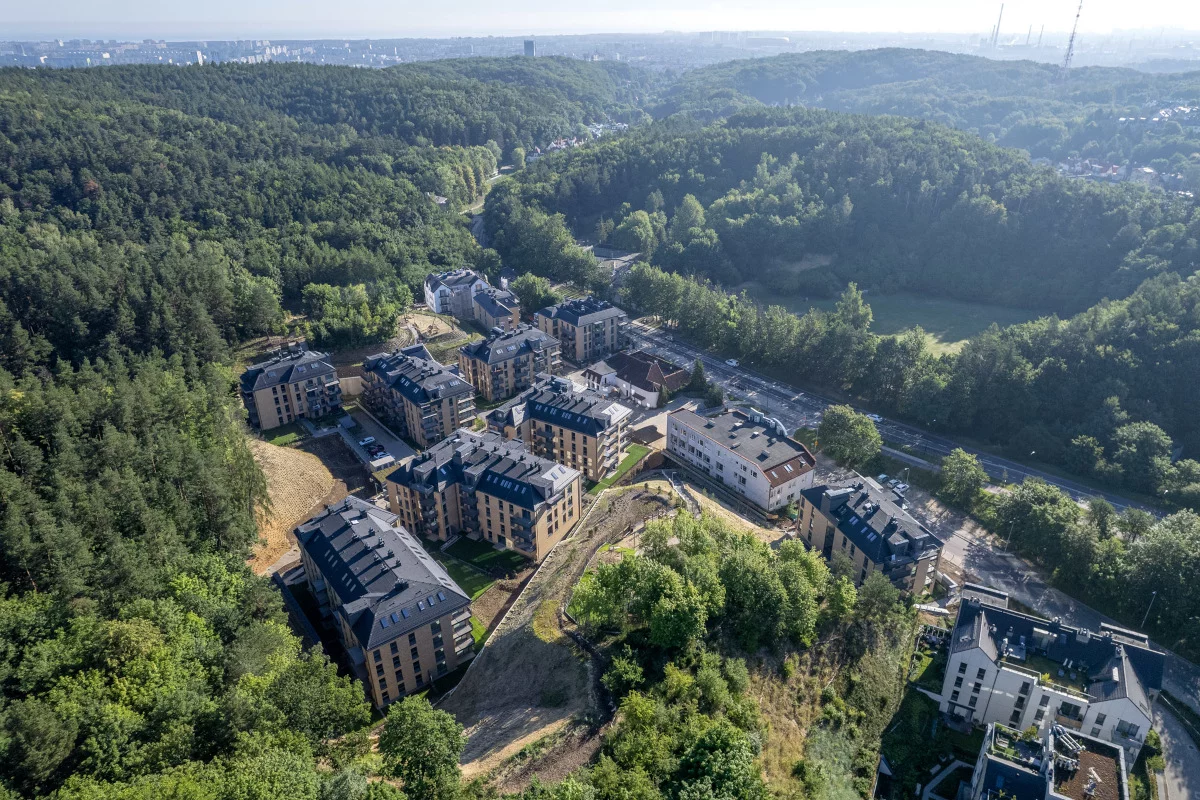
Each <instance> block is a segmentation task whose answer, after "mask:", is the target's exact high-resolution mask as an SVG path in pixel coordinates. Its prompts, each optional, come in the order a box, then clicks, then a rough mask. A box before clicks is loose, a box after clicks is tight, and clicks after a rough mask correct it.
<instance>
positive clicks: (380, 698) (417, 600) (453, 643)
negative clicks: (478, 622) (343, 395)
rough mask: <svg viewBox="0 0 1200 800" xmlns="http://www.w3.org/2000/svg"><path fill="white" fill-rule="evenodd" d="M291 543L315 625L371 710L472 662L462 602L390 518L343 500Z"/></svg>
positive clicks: (467, 604)
mask: <svg viewBox="0 0 1200 800" xmlns="http://www.w3.org/2000/svg"><path fill="white" fill-rule="evenodd" d="M295 534H296V541H297V542H298V544H299V546H300V562H301V564H303V566H304V576H305V580H306V581H307V582H308V586H309V588H310V589H311V590H312V593H313V596H314V597H316V599H317V602H318V604H319V607H320V611H321V615H322V618H323V619H325V620H328V621H329V622H330V623H331V624H332V626H333V627H334V628H335V629H336V631H337V634H338V638H340V639H341V641H342V644H343V645H344V646H345V648H346V653H347V655H348V656H349V658H350V663H351V665H352V666H353V667H354V671H355V673H356V674H357V675H358V677H359V678H360V679H361V680H362V682H363V684H364V685H365V686H366V687H367V692H368V694H369V695H370V697H371V700H372V701H373V702H374V703H375V705H376V706H378V707H380V708H382V707H384V706H386V705H388V704H389V703H392V702H394V701H396V700H398V699H400V698H401V697H403V696H404V695H406V694H409V693H411V692H416V691H420V690H422V689H424V688H426V687H428V686H429V684H430V682H432V681H433V680H435V679H436V678H438V677H440V676H442V675H445V674H446V673H448V672H452V671H453V670H454V669H455V668H457V667H458V666H459V665H461V664H463V663H465V662H467V661H469V660H470V659H471V658H473V657H474V654H475V651H474V638H473V637H472V635H471V623H470V618H471V600H470V598H469V597H468V596H467V594H466V592H464V591H463V590H462V589H461V588H460V587H459V585H458V584H457V583H455V582H454V581H453V579H451V578H450V576H449V575H448V574H447V573H446V571H445V569H443V568H442V566H441V564H439V563H437V561H435V560H434V559H433V558H431V557H430V556H429V554H428V553H426V552H425V549H424V548H423V547H421V545H420V543H419V542H417V540H416V539H414V538H413V536H412V534H410V533H409V532H408V531H407V530H405V528H404V527H403V526H402V525H401V524H400V521H399V517H397V515H395V514H392V513H390V512H388V511H385V510H384V509H382V508H379V507H378V506H376V505H374V504H373V503H368V502H367V501H365V500H360V499H358V498H357V497H353V496H351V497H347V498H346V499H345V500H343V501H342V502H341V503H339V504H337V505H335V506H331V507H328V508H326V509H325V511H323V512H322V513H320V514H318V515H317V516H315V517H313V518H312V519H310V520H308V521H307V522H305V523H304V524H302V525H300V526H299V527H297V528H296V530H295Z"/></svg>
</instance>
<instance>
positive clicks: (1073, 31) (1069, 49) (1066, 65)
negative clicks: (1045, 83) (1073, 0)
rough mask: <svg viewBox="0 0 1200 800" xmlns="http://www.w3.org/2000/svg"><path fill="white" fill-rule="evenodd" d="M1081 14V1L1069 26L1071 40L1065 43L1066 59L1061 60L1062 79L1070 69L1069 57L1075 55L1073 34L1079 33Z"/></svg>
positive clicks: (1065, 77) (1080, 0)
mask: <svg viewBox="0 0 1200 800" xmlns="http://www.w3.org/2000/svg"><path fill="white" fill-rule="evenodd" d="M1082 13H1083V0H1079V8H1078V9H1076V11H1075V24H1074V25H1072V26H1071V38H1070V40H1069V41H1068V42H1067V57H1066V58H1064V59H1063V66H1062V79H1063V80H1064V81H1065V80H1066V79H1067V71H1068V70H1070V69H1071V57H1072V56H1074V55H1075V34H1076V32H1078V31H1079V15H1080V14H1082Z"/></svg>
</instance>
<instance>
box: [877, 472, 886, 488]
mask: <svg viewBox="0 0 1200 800" xmlns="http://www.w3.org/2000/svg"><path fill="white" fill-rule="evenodd" d="M875 482H876V483H878V484H879V485H880V486H886V485H887V482H888V476H887V473H886V472H885V473H883V474H882V475H880V476H879V477H877V478H876V479H875Z"/></svg>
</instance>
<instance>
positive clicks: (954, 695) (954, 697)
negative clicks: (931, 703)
mask: <svg viewBox="0 0 1200 800" xmlns="http://www.w3.org/2000/svg"><path fill="white" fill-rule="evenodd" d="M950 702H951V703H957V702H958V692H957V691H955V692H951V693H950Z"/></svg>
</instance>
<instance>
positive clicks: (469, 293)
mask: <svg viewBox="0 0 1200 800" xmlns="http://www.w3.org/2000/svg"><path fill="white" fill-rule="evenodd" d="M490 288H491V286H490V285H489V284H488V282H487V281H486V280H484V279H483V276H482V275H480V274H479V273H478V272H476V271H475V270H472V269H455V270H451V271H449V272H441V273H430V274H429V275H428V276H426V278H425V306H426V307H427V308H428V309H429V310H430V311H432V312H434V313H435V314H449V315H451V316H452V317H456V318H457V319H474V318H475V308H474V299H475V295H477V294H479V293H480V292H482V291H484V290H486V289H490Z"/></svg>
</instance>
